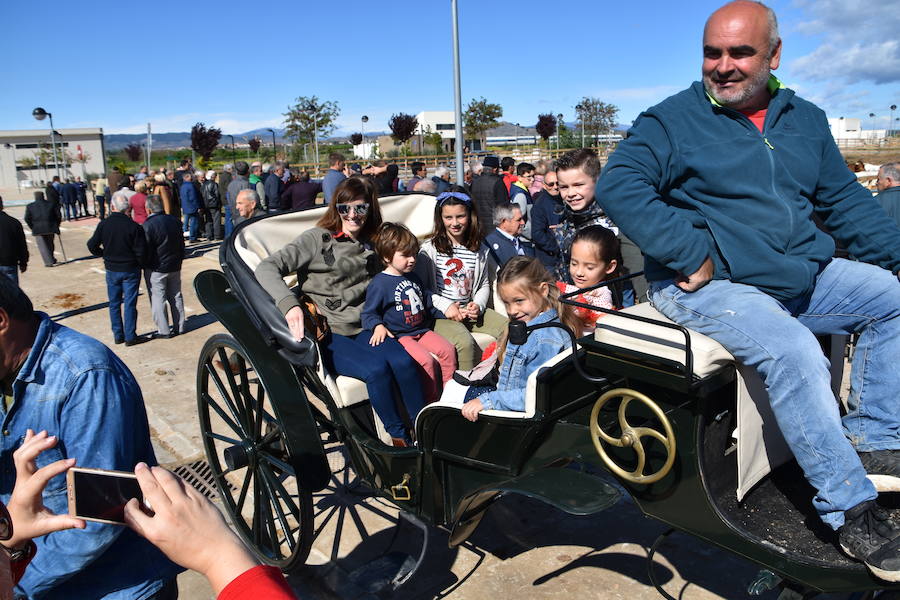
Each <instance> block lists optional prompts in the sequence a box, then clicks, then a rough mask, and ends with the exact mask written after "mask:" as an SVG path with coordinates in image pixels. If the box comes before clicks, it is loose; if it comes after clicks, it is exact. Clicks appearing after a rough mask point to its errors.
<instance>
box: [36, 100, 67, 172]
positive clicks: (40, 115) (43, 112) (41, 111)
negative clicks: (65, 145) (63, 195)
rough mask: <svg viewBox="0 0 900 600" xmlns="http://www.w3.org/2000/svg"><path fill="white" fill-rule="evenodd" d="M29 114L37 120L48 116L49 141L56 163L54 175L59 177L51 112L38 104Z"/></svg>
mask: <svg viewBox="0 0 900 600" xmlns="http://www.w3.org/2000/svg"><path fill="white" fill-rule="evenodd" d="M31 116H33V117H34V118H35V119H37V120H38V121H43V120H44V119H46V118H47V117H50V141H51V142H52V143H53V162H54V163H55V164H56V176H57V177H60V174H59V158H58V157H57V155H56V132H55V131H54V127H53V114H52V113H49V112H47V111H46V110H44V109H43V108H41V107H40V106H38V107H37V108H36V109H34V110H33V111H31Z"/></svg>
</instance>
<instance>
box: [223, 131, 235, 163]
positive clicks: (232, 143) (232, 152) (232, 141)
mask: <svg viewBox="0 0 900 600" xmlns="http://www.w3.org/2000/svg"><path fill="white" fill-rule="evenodd" d="M225 135H226V136H228V137H230V138H231V164H234V163H235V161H236V160H237V159H236V158H235V157H234V136H233V135H231V134H230V133H226V134H225Z"/></svg>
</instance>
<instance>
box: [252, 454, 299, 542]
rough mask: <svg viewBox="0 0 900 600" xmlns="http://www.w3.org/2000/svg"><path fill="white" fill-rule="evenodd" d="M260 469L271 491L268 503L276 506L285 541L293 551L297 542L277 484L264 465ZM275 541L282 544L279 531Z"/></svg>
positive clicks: (269, 491)
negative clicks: (275, 484)
mask: <svg viewBox="0 0 900 600" xmlns="http://www.w3.org/2000/svg"><path fill="white" fill-rule="evenodd" d="M260 471H262V481H263V485H264V486H265V488H266V491H267V492H268V493H269V498H268V499H267V500H266V504H269V505H271V506H273V507H274V508H275V512H277V513H278V521H279V523H281V531H282V532H283V533H284V541H285V542H287V545H288V548H290V550H291V552H293V551H294V546H295V545H296V542H295V541H294V539H293V538H291V535H290V531H291V526H290V525H288V521H287V515H285V514H284V508H283V507H282V505H281V501H280V500H279V496H278V493H277V492H276V491H275V486H274V485H273V484H272V481H271V473H269V472H268V471H267V470H266V469H264V468H263V466H262V465H260ZM272 527H273V529H274V527H275V523H272ZM273 542H274V543H275V544H277V545H280V541H279V539H278V534H277V532H275V536H274V539H273Z"/></svg>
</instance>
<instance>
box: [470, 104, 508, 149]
mask: <svg viewBox="0 0 900 600" xmlns="http://www.w3.org/2000/svg"><path fill="white" fill-rule="evenodd" d="M502 116H503V108H501V107H500V105H499V104H494V103H491V102H488V101H487V100H485V99H484V97H483V96H482V97H481V98H478V99H477V100H476V99H474V98H473V99H472V101H471V102H469V104H468V105H467V106H466V111H465V112H464V113H463V125H464V127H465V129H466V138H468V139H473V140H474V139H478V140H481V146H482V148H483V147H484V146H485V143H484V132H485V131H487V130H488V129H490V128H491V127H496V126H497V125H498V124H499V121H498V119H499V118H500V117H502Z"/></svg>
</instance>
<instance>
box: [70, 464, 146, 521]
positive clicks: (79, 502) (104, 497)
mask: <svg viewBox="0 0 900 600" xmlns="http://www.w3.org/2000/svg"><path fill="white" fill-rule="evenodd" d="M66 481H67V484H68V485H67V487H68V493H69V515H70V516H73V517H78V518H80V519H84V520H86V521H96V522H98V523H114V524H116V525H124V524H125V505H126V504H127V503H128V501H129V500H131V499H132V498H137V499H138V502H141V503H144V495H143V494H142V493H141V487H140V486H139V485H138V482H137V477H136V476H135V474H134V473H126V472H124V471H105V470H103V469H83V468H79V467H72V468H71V469H69V471H68V473H67V475H66Z"/></svg>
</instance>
